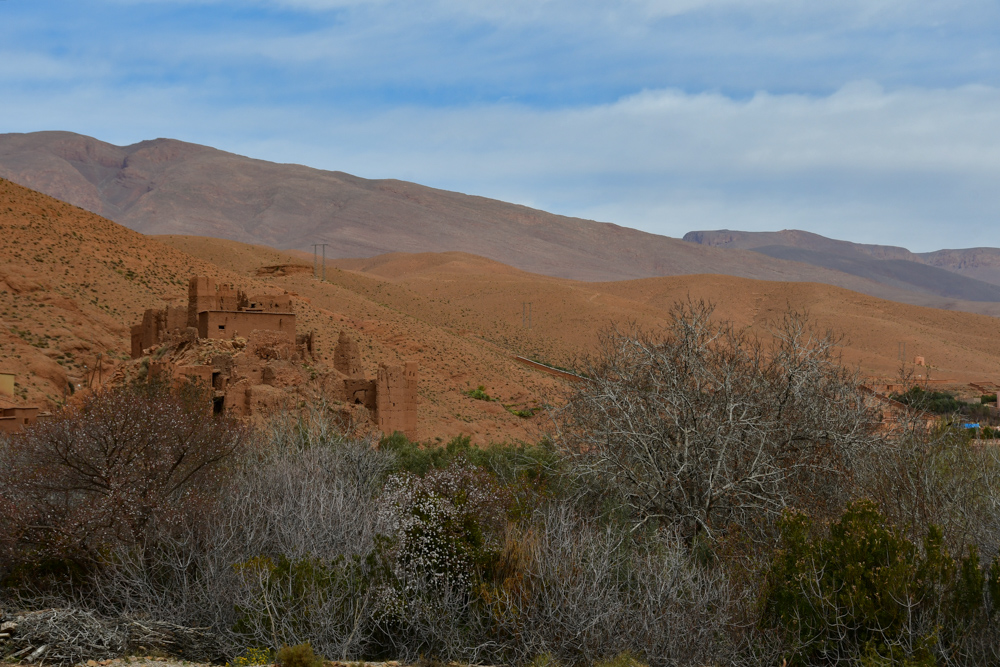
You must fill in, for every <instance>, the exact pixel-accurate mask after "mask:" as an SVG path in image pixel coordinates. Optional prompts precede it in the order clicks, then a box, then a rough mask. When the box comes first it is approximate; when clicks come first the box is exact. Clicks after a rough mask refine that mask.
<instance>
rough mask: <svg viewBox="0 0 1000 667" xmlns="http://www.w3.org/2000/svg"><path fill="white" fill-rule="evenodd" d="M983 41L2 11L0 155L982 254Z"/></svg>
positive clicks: (522, 19) (90, 5)
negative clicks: (122, 158)
mask: <svg viewBox="0 0 1000 667" xmlns="http://www.w3.org/2000/svg"><path fill="white" fill-rule="evenodd" d="M998 35H1000V3H998V2H997V1H996V0H827V1H825V2H821V1H817V0H188V1H185V0H170V1H166V0H163V1H160V0H88V1H87V2H79V1H78V0H77V1H76V2H68V1H64V0H0V132H31V131H36V130H50V129H51V130H70V131H74V132H80V133H82V134H88V135H91V136H95V137H97V138H99V139H102V140H105V141H109V142H111V143H115V144H119V145H123V144H130V143H134V142H136V141H141V140H143V139H150V138H155V137H173V138H177V139H183V140H186V141H193V142H197V143H202V144H208V145H211V146H215V147H218V148H222V149H224V150H229V151H233V152H236V153H240V154H243V155H249V156H251V157H258V158H263V159H268V160H274V161H279V162H296V163H301V164H306V165H309V166H313V167H319V168H323V169H336V170H342V171H347V172H350V173H353V174H357V175H359V176H364V177H367V178H400V179H405V180H410V181H416V182H418V183H422V184H425V185H431V186H435V187H441V188H447V189H451V190H458V191H461V192H467V193H471V194H480V195H485V196H489V197H496V198H498V199H504V200H507V201H513V202H518V203H523V204H527V205H530V206H535V207H538V208H542V209H545V210H549V211H553V212H556V213H563V214H567V215H576V216H582V217H586V218H593V219H597V220H603V221H609V222H616V223H619V224H622V225H627V226H630V227H637V228H640V229H644V230H647V231H652V232H656V233H661V234H666V235H669V236H681V235H683V234H684V233H685V232H687V231H690V230H695V229H721V228H729V229H744V230H775V229H787V228H797V229H807V230H810V231H814V232H817V233H820V234H824V235H827V236H832V237H836V238H846V239H850V240H855V241H863V242H871V243H887V244H895V245H904V246H906V247H909V248H911V249H913V250H933V249H937V248H943V247H951V248H954V247H972V246H981V245H987V246H1000V235H998V233H997V231H998V230H1000V39H998Z"/></svg>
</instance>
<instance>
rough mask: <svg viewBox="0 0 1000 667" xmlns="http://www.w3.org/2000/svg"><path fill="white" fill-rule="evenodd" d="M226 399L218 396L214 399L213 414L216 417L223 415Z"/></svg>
mask: <svg viewBox="0 0 1000 667" xmlns="http://www.w3.org/2000/svg"><path fill="white" fill-rule="evenodd" d="M225 402H226V397H225V396H216V397H215V398H213V399H212V413H213V414H216V415H221V414H222V408H223V407H224V406H225Z"/></svg>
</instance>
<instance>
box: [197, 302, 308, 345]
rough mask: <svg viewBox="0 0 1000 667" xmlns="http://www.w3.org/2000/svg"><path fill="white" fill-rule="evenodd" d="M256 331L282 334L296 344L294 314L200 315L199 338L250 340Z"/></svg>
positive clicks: (222, 312)
mask: <svg viewBox="0 0 1000 667" xmlns="http://www.w3.org/2000/svg"><path fill="white" fill-rule="evenodd" d="M256 330H267V331H275V332H278V333H282V334H284V335H285V336H287V337H288V339H289V341H291V342H293V343H294V342H295V314H294V313H255V312H246V311H236V312H233V311H226V310H210V311H205V312H201V313H198V337H199V338H214V339H224V338H232V337H233V336H240V337H241V338H248V337H249V336H250V333H251V332H253V331H256Z"/></svg>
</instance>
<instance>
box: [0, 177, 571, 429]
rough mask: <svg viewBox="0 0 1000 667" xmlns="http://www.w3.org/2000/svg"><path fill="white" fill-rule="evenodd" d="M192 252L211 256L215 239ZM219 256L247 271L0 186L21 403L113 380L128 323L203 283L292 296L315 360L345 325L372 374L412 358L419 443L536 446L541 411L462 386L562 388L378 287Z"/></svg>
mask: <svg viewBox="0 0 1000 667" xmlns="http://www.w3.org/2000/svg"><path fill="white" fill-rule="evenodd" d="M219 243H224V244H225V243H230V242H219ZM195 245H197V247H198V249H199V251H200V252H203V253H206V254H207V256H208V257H209V258H211V252H212V248H211V247H210V243H196V244H195ZM222 254H223V255H224V256H225V259H226V261H227V262H229V263H230V264H233V263H235V264H239V263H240V262H242V264H240V266H241V267H242V268H245V269H246V270H240V271H233V270H232V269H231V268H229V267H228V266H226V265H225V264H226V262H222V261H221V258H216V259H217V260H219V263H213V262H212V261H208V260H206V259H202V258H199V257H194V256H192V255H191V254H188V253H185V252H183V251H181V250H178V249H176V248H173V247H170V246H169V245H166V244H164V243H162V242H160V241H158V240H156V239H154V238H151V237H147V236H143V235H142V234H139V233H136V232H133V231H130V230H128V229H125V228H124V227H122V226H120V225H118V224H115V223H113V222H111V221H109V220H106V219H104V218H101V217H99V216H97V215H94V214H92V213H89V212H86V211H83V210H81V209H79V208H76V207H74V206H71V205H69V204H66V203H64V202H60V201H57V200H55V199H52V198H51V197H48V196H45V195H42V194H40V193H37V192H33V191H31V190H28V189H27V188H24V187H21V186H18V185H15V184H13V183H11V182H9V181H4V180H2V179H0V281H2V290H0V371H3V372H12V373H14V374H16V376H17V381H18V387H17V391H18V395H19V397H20V398H22V399H23V400H24V401H26V402H28V403H32V404H37V405H42V406H43V407H46V408H53V407H56V406H58V405H60V404H62V403H63V402H64V401H65V400H67V399H68V398H69V396H70V395H71V394H72V392H73V391H79V390H80V389H81V388H85V387H86V386H87V385H88V384H92V383H95V382H99V381H100V380H102V379H103V380H106V379H107V378H108V377H110V376H111V374H112V373H113V372H114V370H115V367H116V365H117V364H119V363H120V362H122V361H123V360H124V359H125V358H127V356H128V353H129V347H130V346H129V336H128V333H129V331H128V327H129V325H131V324H132V323H134V322H135V321H136V320H137V319H138V318H139V317H140V316H141V314H142V312H143V311H144V310H145V309H146V308H162V307H163V306H165V305H180V304H181V303H184V302H185V301H186V298H187V286H186V285H187V278H188V277H189V276H191V275H194V274H197V275H206V276H210V277H212V278H214V279H215V280H216V281H217V282H228V283H232V284H234V285H236V286H237V287H239V288H240V289H243V290H244V291H246V292H248V293H268V292H270V293H280V292H282V291H285V290H288V291H293V292H299V295H298V296H297V297H296V298H295V299H294V303H295V309H296V312H297V320H298V327H299V330H300V331H306V330H309V329H313V330H315V331H316V332H317V350H318V353H319V356H320V358H321V359H325V360H326V361H329V360H330V359H331V358H332V354H333V346H334V345H335V344H336V340H337V337H338V335H339V333H340V331H341V330H346V331H347V332H348V333H349V335H351V336H352V337H353V338H354V340H355V341H356V342H357V343H358V346H359V348H360V351H361V361H362V365H363V367H364V370H365V372H366V374H367V375H368V376H369V377H373V376H374V375H375V371H376V368H377V364H378V363H379V362H380V361H387V362H391V363H398V362H399V361H402V360H407V359H413V360H416V361H418V362H419V364H420V378H421V379H420V392H419V396H420V402H419V419H418V431H419V433H420V435H421V437H423V438H435V437H437V438H450V437H453V436H455V435H458V434H460V433H467V434H470V435H472V436H473V437H474V439H475V441H477V442H486V441H492V440H496V441H501V440H513V439H534V438H536V437H538V425H539V424H540V423H541V421H542V417H541V416H540V415H539V416H537V417H536V418H534V419H522V418H520V417H517V416H515V415H513V414H511V413H510V412H508V411H507V410H506V409H504V408H503V406H502V405H501V404H499V403H492V402H491V403H487V402H483V401H476V400H473V399H471V398H469V397H468V396H466V395H464V394H463V391H465V390H467V389H468V388H469V387H475V386H477V385H478V384H481V383H486V384H488V385H489V388H490V393H491V395H494V396H498V397H500V398H502V399H503V400H504V402H505V403H506V404H507V405H512V406H514V407H515V408H521V407H525V406H534V405H539V404H541V403H542V402H543V401H545V400H547V397H550V396H551V395H553V394H554V393H555V392H558V391H559V390H560V389H559V388H560V386H561V385H560V384H559V383H558V382H556V381H555V380H554V379H553V378H551V377H550V376H546V375H543V374H540V373H536V372H532V371H530V370H529V369H526V368H524V367H523V366H521V365H520V364H518V363H516V362H515V361H513V360H512V359H511V358H510V356H509V354H508V353H507V352H506V351H505V350H502V349H499V348H497V347H495V346H493V345H488V344H484V343H483V341H482V340H480V339H477V338H474V337H470V336H467V335H461V334H460V333H458V332H455V331H453V330H451V329H447V328H441V327H437V326H435V325H434V324H433V323H431V322H427V321H423V320H419V319H416V318H414V317H412V316H409V315H407V314H405V313H403V312H400V311H399V310H397V309H394V308H392V307H389V306H386V305H384V304H382V303H379V302H378V299H377V291H376V292H375V294H376V298H375V299H371V298H368V297H366V296H365V295H364V294H359V293H357V292H352V291H350V290H348V289H344V288H342V287H339V286H337V285H330V284H321V283H319V282H317V281H313V280H312V279H311V278H310V277H309V275H308V274H306V275H304V274H302V273H295V272H291V273H286V274H285V275H276V274H271V275H268V276H262V277H257V269H259V268H260V267H262V266H274V265H276V264H282V263H286V264H287V263H291V264H295V263H296V262H297V260H295V259H294V258H288V257H287V256H285V255H283V254H282V253H278V252H277V251H274V250H271V249H266V248H252V247H249V246H240V245H239V244H230V245H228V246H226V247H225V252H223V253H222ZM250 258H252V259H250ZM220 264H221V265H220ZM299 286H301V291H299V289H298V288H299ZM98 367H99V368H100V372H99V373H96V374H95V373H94V369H95V368H98ZM71 386H72V389H70V387H71Z"/></svg>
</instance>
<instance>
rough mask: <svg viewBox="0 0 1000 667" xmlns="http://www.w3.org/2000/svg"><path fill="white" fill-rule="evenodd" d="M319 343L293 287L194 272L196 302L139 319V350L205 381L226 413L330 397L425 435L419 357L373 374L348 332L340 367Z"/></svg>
mask: <svg viewBox="0 0 1000 667" xmlns="http://www.w3.org/2000/svg"><path fill="white" fill-rule="evenodd" d="M314 346H315V332H310V333H308V334H305V335H302V334H299V335H296V331H295V314H294V312H293V311H292V301H291V295H288V294H279V295H271V294H268V295H260V296H246V295H245V294H243V293H242V292H240V291H239V290H236V289H234V288H233V287H232V286H230V285H220V286H216V285H215V282H214V281H213V280H212V279H210V278H204V277H194V278H192V279H191V280H190V282H189V285H188V305H187V307H186V308H173V307H168V308H165V309H162V310H147V311H146V312H145V314H144V315H143V319H142V322H140V323H138V324H136V325H135V326H133V327H132V357H133V358H134V359H143V358H144V357H146V355H149V354H152V357H151V358H149V359H146V360H144V361H143V362H142V363H143V364H145V367H146V369H147V372H148V374H149V376H151V377H166V378H169V379H171V380H172V381H174V382H177V383H181V382H189V381H193V382H195V383H198V384H201V385H202V386H204V387H205V388H206V389H209V390H210V391H211V394H212V403H213V409H214V411H216V412H220V413H221V412H226V413H228V414H231V415H233V416H236V417H256V416H266V415H268V414H271V413H273V412H276V411H283V410H292V409H295V408H296V407H301V406H302V405H304V404H310V403H314V402H316V401H322V402H325V403H326V404H328V405H333V406H337V405H339V406H340V408H338V409H339V410H341V412H342V414H343V415H344V417H345V419H349V420H356V419H357V418H358V416H359V415H364V418H365V419H370V420H371V422H372V425H373V426H375V427H377V428H378V429H379V430H381V431H382V432H383V433H386V434H390V433H393V432H395V431H401V432H403V433H405V434H406V436H407V437H409V438H411V439H415V438H416V437H417V386H418V377H417V364H416V362H407V363H405V364H404V365H388V364H385V363H382V364H380V365H379V368H378V372H377V375H376V377H375V378H366V377H364V370H363V367H362V364H361V357H360V353H359V350H358V346H357V344H356V343H355V342H354V341H353V340H352V339H351V338H350V336H348V335H347V332H346V331H341V332H340V335H339V338H338V340H337V345H336V347H335V349H334V355H333V368H332V369H330V368H329V367H328V366H325V365H324V363H323V362H322V361H321V360H318V359H317V358H316V356H315V352H314ZM163 348H166V349H163ZM362 408H363V409H362Z"/></svg>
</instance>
